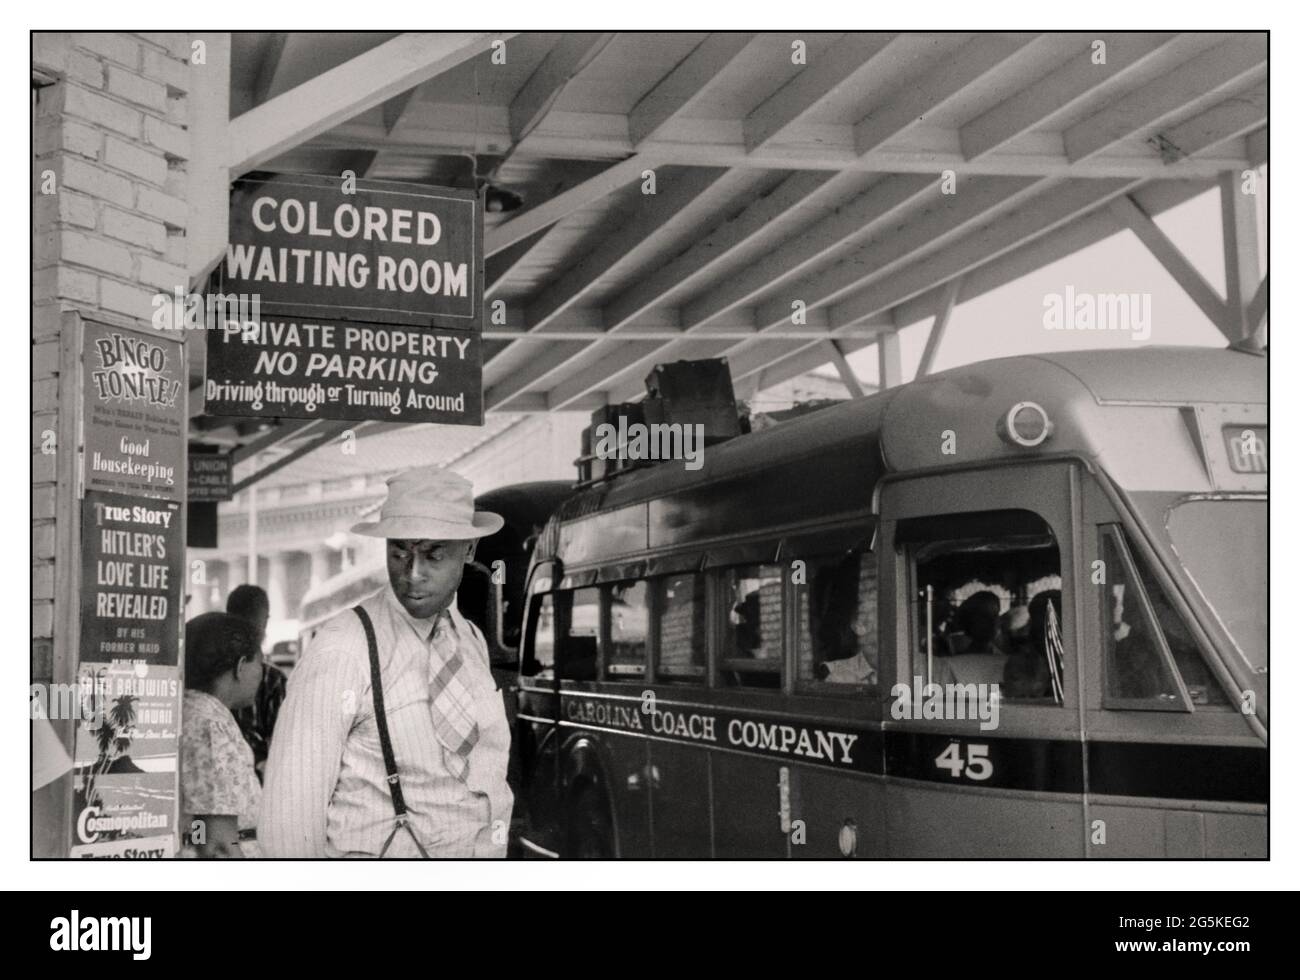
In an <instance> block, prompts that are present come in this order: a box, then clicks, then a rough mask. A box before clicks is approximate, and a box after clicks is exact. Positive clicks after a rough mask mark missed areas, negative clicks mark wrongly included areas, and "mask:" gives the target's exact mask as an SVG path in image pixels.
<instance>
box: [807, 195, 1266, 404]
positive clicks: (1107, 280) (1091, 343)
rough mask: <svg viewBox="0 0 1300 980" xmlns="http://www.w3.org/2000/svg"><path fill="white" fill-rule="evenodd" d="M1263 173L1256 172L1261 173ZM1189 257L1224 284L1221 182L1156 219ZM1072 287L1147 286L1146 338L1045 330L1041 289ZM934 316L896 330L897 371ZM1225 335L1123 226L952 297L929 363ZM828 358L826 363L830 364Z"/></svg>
mask: <svg viewBox="0 0 1300 980" xmlns="http://www.w3.org/2000/svg"><path fill="white" fill-rule="evenodd" d="M1261 183H1262V182H1261ZM1260 207H1261V211H1262V213H1261V217H1260V221H1259V225H1260V232H1261V239H1264V238H1265V237H1266V225H1265V221H1264V215H1265V214H1266V209H1267V197H1266V196H1265V195H1263V194H1262V195H1261V201H1260ZM1155 221H1156V224H1157V225H1158V226H1159V227H1160V229H1161V230H1162V231H1164V233H1165V234H1166V235H1168V236H1169V238H1170V239H1172V240H1173V242H1174V244H1176V245H1177V246H1178V248H1179V250H1180V251H1182V252H1183V254H1184V255H1185V256H1187V259H1188V261H1190V262H1191V263H1192V265H1193V266H1195V267H1196V269H1197V270H1198V271H1199V272H1200V273H1201V275H1203V276H1204V277H1205V279H1206V281H1208V282H1209V283H1210V285H1211V286H1213V287H1214V288H1215V289H1216V290H1217V291H1218V293H1219V295H1220V296H1222V295H1223V294H1224V289H1225V286H1224V282H1225V271H1224V265H1223V228H1222V224H1221V218H1220V214H1219V192H1218V189H1217V188H1213V189H1211V190H1209V191H1207V192H1205V193H1204V194H1201V195H1200V196H1198V197H1195V198H1192V199H1191V200H1190V201H1186V202H1184V203H1183V204H1180V205H1178V206H1177V207H1174V208H1170V209H1169V210H1168V211H1165V212H1164V213H1163V214H1160V215H1158V216H1157V217H1156V219H1155ZM1266 245H1267V242H1266V241H1262V242H1261V248H1260V255H1261V263H1262V265H1263V270H1262V271H1261V274H1262V273H1263V272H1266V271H1267V269H1268V261H1267V256H1268V253H1267V249H1266ZM1067 286H1071V287H1073V289H1074V290H1075V293H1076V294H1078V293H1082V292H1085V291H1086V292H1094V293H1150V294H1151V333H1150V337H1149V339H1147V340H1146V341H1145V342H1143V341H1139V340H1136V339H1135V338H1134V337H1133V335H1132V334H1131V333H1120V332H1109V331H1107V332H1103V331H1076V330H1048V329H1046V328H1045V327H1044V325H1043V314H1044V297H1045V296H1046V295H1047V294H1049V293H1056V294H1060V295H1064V294H1065V290H1066V287H1067ZM932 322H933V319H932V318H931V319H926V320H922V321H920V322H919V323H914V324H912V325H911V326H909V327H905V328H904V329H903V330H902V331H900V334H899V338H900V348H901V355H902V366H903V378H904V380H908V381H910V380H911V379H912V378H913V377H915V375H916V368H917V365H918V364H919V363H920V360H921V353H922V351H923V350H924V349H925V341H926V338H927V337H928V336H929V332H930V325H931V323H932ZM1225 343H1226V341H1225V340H1224V338H1223V336H1222V335H1221V334H1220V333H1219V331H1218V330H1217V329H1215V327H1214V325H1213V324H1211V323H1210V321H1209V320H1208V319H1207V318H1206V316H1205V314H1203V313H1202V312H1201V311H1200V309H1199V308H1198V307H1197V306H1196V304H1195V303H1194V302H1192V300H1191V298H1190V297H1188V295H1187V294H1186V293H1185V292H1183V290H1182V287H1180V286H1179V285H1178V284H1177V283H1176V282H1175V281H1174V280H1173V279H1172V278H1171V277H1170V275H1169V273H1167V272H1166V271H1165V270H1164V267H1163V266H1161V265H1160V263H1159V262H1158V261H1156V259H1155V257H1154V256H1153V255H1152V254H1151V253H1150V252H1149V251H1148V250H1147V248H1146V246H1145V245H1143V244H1142V243H1141V242H1140V241H1139V240H1138V239H1137V237H1136V236H1135V235H1134V234H1133V233H1132V232H1131V231H1128V230H1125V231H1123V232H1120V233H1119V234H1117V235H1113V236H1111V237H1110V238H1106V239H1103V240H1102V241H1100V242H1097V243H1096V244H1094V245H1091V246H1089V247H1088V248H1086V249H1083V250H1081V251H1079V252H1076V253H1074V254H1073V255H1070V256H1067V257H1066V258H1064V259H1061V260H1060V261H1057V262H1053V263H1051V264H1050V265H1047V266H1044V267H1043V268H1041V269H1039V270H1038V271H1037V272H1033V273H1031V274H1029V275H1027V276H1024V277H1023V278H1021V279H1019V280H1017V281H1015V282H1012V283H1008V284H1007V285H1005V286H1001V287H999V288H998V289H994V290H992V291H990V292H987V293H985V294H984V295H983V296H980V297H978V298H976V299H973V300H971V301H969V302H966V303H963V304H960V305H958V306H957V307H956V308H955V309H954V310H953V312H952V315H951V318H950V320H949V323H948V329H947V331H946V333H945V335H944V338H943V342H942V343H941V344H940V345H939V350H938V353H937V355H936V357H935V362H934V366H933V369H932V370H934V371H942V370H944V369H946V368H951V367H955V366H957V365H959V364H965V363H970V362H972V361H980V360H987V359H989V358H993V357H1007V356H1010V355H1013V354H1033V353H1041V352H1044V351H1057V350H1086V349H1092V348H1100V347H1115V346H1117V345H1126V346H1127V345H1133V346H1143V345H1168V344H1173V345H1190V346H1211V347H1222V346H1224V345H1225ZM849 363H850V364H852V365H853V367H854V369H855V371H856V372H857V373H858V376H859V377H860V378H861V379H862V380H863V381H865V382H868V383H871V384H875V383H877V382H878V380H879V370H878V363H877V354H876V348H875V347H874V346H871V347H867V348H865V349H863V350H861V351H858V352H857V353H855V354H853V355H850V357H849ZM827 367H828V368H829V365H828V366H827Z"/></svg>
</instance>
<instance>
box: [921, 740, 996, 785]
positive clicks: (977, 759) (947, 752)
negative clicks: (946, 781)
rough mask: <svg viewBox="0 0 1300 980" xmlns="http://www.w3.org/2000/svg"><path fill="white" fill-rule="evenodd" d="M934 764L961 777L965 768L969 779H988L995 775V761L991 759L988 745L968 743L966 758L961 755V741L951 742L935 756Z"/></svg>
mask: <svg viewBox="0 0 1300 980" xmlns="http://www.w3.org/2000/svg"><path fill="white" fill-rule="evenodd" d="M934 764H935V765H936V766H938V767H939V768H940V769H947V770H948V775H950V776H952V778H953V779H959V778H961V775H962V770H963V769H964V770H965V771H966V772H965V775H966V778H967V779H974V780H977V781H980V780H985V779H988V778H989V777H990V776H992V775H993V763H992V762H990V761H989V747H988V746H987V745H967V746H966V758H965V759H963V758H962V757H961V743H960V742H951V743H949V745H948V747H947V748H946V749H944V750H943V751H942V752H940V753H939V755H938V756H937V757H936V758H935V760H934Z"/></svg>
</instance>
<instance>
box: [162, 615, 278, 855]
mask: <svg viewBox="0 0 1300 980" xmlns="http://www.w3.org/2000/svg"><path fill="white" fill-rule="evenodd" d="M261 680H262V658H261V650H259V649H258V643H257V635H256V632H255V631H254V629H253V628H252V626H250V625H249V624H248V623H247V622H246V621H245V620H243V619H240V618H239V617H237V616H231V615H229V614H227V613H220V612H211V613H204V614H203V615H202V616H197V617H195V618H194V619H192V620H190V621H189V622H188V623H186V624H185V702H184V707H183V709H182V714H181V718H182V725H181V810H182V813H183V815H184V816H183V818H182V824H181V827H182V830H184V831H185V832H186V838H187V843H186V847H185V849H184V850H183V852H182V853H183V854H184V855H185V856H190V857H200V858H227V857H231V858H238V857H257V856H258V855H257V850H256V848H257V843H256V841H255V840H254V839H253V837H254V831H255V829H256V827H257V810H258V805H259V804H260V802H261V791H262V790H261V785H260V784H259V782H258V779H257V773H256V771H255V770H254V768H253V750H252V749H251V748H249V745H248V743H247V742H246V741H245V740H244V737H243V735H242V734H241V733H240V730H239V725H238V723H237V722H236V721H235V716H234V715H233V714H232V712H233V711H235V710H238V709H239V708H242V707H244V706H245V705H247V704H250V703H251V702H252V700H253V699H254V698H255V697H256V696H257V688H258V685H259V683H261Z"/></svg>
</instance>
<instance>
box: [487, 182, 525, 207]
mask: <svg viewBox="0 0 1300 980" xmlns="http://www.w3.org/2000/svg"><path fill="white" fill-rule="evenodd" d="M523 203H524V199H523V198H522V197H520V196H519V195H518V194H516V193H514V192H513V191H508V190H506V189H504V188H502V187H495V186H493V185H492V184H488V185H487V190H486V191H484V194H483V208H484V210H486V211H487V212H488V213H489V214H499V213H501V212H504V211H517V210H519V208H520V207H522V206H523Z"/></svg>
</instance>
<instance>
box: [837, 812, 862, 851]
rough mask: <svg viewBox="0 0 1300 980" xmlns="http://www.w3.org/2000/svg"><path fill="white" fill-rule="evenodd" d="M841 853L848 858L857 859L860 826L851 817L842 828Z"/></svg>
mask: <svg viewBox="0 0 1300 980" xmlns="http://www.w3.org/2000/svg"><path fill="white" fill-rule="evenodd" d="M840 853H841V854H843V855H844V856H845V857H846V858H847V857H856V856H857V853H858V825H857V824H856V823H854V822H853V818H852V817H850V818H848V819H847V820H845V821H844V826H843V827H841V828H840Z"/></svg>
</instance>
